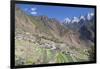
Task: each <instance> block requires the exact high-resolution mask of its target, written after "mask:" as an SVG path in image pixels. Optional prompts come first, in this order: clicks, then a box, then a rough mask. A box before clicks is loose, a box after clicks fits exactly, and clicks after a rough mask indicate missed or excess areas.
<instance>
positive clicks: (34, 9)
mask: <svg viewBox="0 0 100 69" xmlns="http://www.w3.org/2000/svg"><path fill="white" fill-rule="evenodd" d="M30 13H31V14H32V15H36V14H37V8H35V7H32V8H31V10H30Z"/></svg>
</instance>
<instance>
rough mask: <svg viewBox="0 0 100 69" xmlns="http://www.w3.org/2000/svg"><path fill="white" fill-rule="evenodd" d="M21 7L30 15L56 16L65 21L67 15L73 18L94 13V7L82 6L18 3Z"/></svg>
mask: <svg viewBox="0 0 100 69" xmlns="http://www.w3.org/2000/svg"><path fill="white" fill-rule="evenodd" d="M16 6H18V7H19V8H21V9H22V10H23V11H25V12H26V13H27V14H29V15H35V16H39V15H43V16H48V17H49V18H56V19H57V20H60V21H63V20H64V19H65V18H66V17H68V18H72V17H74V16H76V17H79V16H81V15H83V16H85V15H87V14H88V13H94V9H93V8H80V7H61V6H47V5H46V6H45V5H34V4H31V5H29V4H16Z"/></svg>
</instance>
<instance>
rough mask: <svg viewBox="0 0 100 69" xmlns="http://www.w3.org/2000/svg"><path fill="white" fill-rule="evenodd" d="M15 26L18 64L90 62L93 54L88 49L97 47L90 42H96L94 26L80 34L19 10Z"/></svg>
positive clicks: (16, 14) (43, 17) (52, 20)
mask: <svg viewBox="0 0 100 69" xmlns="http://www.w3.org/2000/svg"><path fill="white" fill-rule="evenodd" d="M15 27H16V28H15V48H16V49H15V55H16V58H15V59H16V60H15V61H16V65H25V64H41V63H42V64H43V63H64V62H78V61H86V60H88V59H89V58H88V55H87V54H89V53H88V52H84V50H88V48H89V46H91V45H93V42H90V41H89V43H88V42H87V41H88V40H91V41H94V32H92V31H93V30H94V25H91V26H89V27H88V26H87V25H84V26H82V27H81V28H80V30H79V31H73V30H72V29H70V28H68V27H65V26H64V25H62V24H61V23H60V22H59V21H57V20H56V19H51V18H48V17H47V16H31V15H28V14H26V13H25V12H23V11H22V10H21V9H20V8H18V7H15ZM89 28H91V29H89ZM88 36H89V37H88ZM83 38H84V39H83ZM61 57H63V59H62V58H61ZM44 58H45V59H44Z"/></svg>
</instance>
